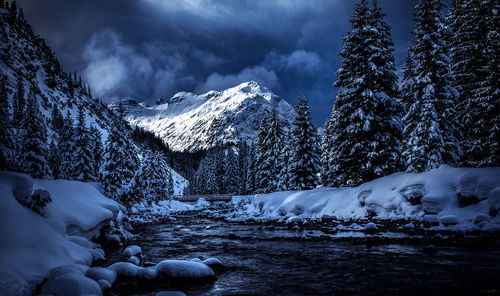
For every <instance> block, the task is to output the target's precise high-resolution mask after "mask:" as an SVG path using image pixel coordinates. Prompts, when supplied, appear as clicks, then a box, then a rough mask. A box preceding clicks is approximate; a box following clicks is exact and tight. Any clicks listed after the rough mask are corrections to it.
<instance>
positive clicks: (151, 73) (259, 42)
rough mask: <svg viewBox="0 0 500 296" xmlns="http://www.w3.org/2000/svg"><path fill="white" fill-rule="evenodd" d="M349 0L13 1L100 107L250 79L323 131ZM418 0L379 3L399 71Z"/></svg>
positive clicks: (381, 0)
mask: <svg viewBox="0 0 500 296" xmlns="http://www.w3.org/2000/svg"><path fill="white" fill-rule="evenodd" d="M356 2H357V1H353V0H324V1H321V0H17V3H18V5H19V6H20V7H22V8H23V9H24V13H25V15H26V17H27V18H28V19H29V20H30V21H31V23H32V24H33V26H34V29H35V31H37V32H39V33H40V35H41V36H42V37H44V38H45V39H47V41H48V43H49V44H50V45H51V46H52V47H53V48H54V49H55V51H56V53H57V55H58V57H59V59H60V61H61V62H62V64H63V66H64V67H65V69H66V70H68V71H78V72H80V73H82V75H83V77H84V80H85V81H87V82H89V83H90V84H91V86H92V88H93V91H94V94H95V95H97V96H99V97H100V98H102V99H104V100H105V101H109V100H113V99H114V98H115V99H116V98H134V99H137V100H139V101H142V100H144V101H152V100H155V99H157V98H160V97H170V96H171V95H173V94H174V93H176V92H178V91H194V92H198V93H202V92H205V91H207V90H210V89H217V90H220V89H224V88H227V87H231V86H234V85H237V84H238V83H240V82H243V81H248V80H256V81H258V82H259V83H261V84H263V85H264V86H267V87H269V88H270V89H271V90H273V91H274V92H275V93H276V94H278V95H280V96H281V97H283V98H284V99H286V100H288V101H289V102H290V103H292V104H294V103H295V102H296V100H297V95H298V94H299V93H305V94H306V95H307V96H308V98H309V100H310V105H311V111H312V116H313V119H314V121H315V122H316V123H317V124H318V125H320V126H322V125H323V123H324V121H325V118H326V117H327V116H328V115H329V113H330V110H331V106H332V102H333V100H334V98H335V95H336V90H335V89H333V88H332V86H331V85H332V82H333V81H335V79H336V78H335V71H336V69H337V68H338V67H339V65H340V59H339V57H338V53H339V52H340V50H341V48H342V38H343V37H344V36H345V33H346V32H347V31H349V30H350V23H349V22H348V20H349V17H350V15H351V13H352V10H353V7H354V4H355V3H356ZM416 2H417V0H379V3H380V5H381V6H382V7H383V9H384V11H385V13H386V14H387V21H388V23H389V25H390V26H391V27H392V34H393V37H394V42H395V49H396V51H395V55H396V62H397V66H398V68H400V67H401V66H402V63H403V62H404V59H405V57H406V50H407V48H408V46H409V45H410V44H411V42H412V40H413V37H412V35H411V33H410V32H411V31H412V30H413V26H414V22H413V7H414V6H415V4H416Z"/></svg>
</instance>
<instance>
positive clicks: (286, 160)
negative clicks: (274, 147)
mask: <svg viewBox="0 0 500 296" xmlns="http://www.w3.org/2000/svg"><path fill="white" fill-rule="evenodd" d="M291 140H292V139H290V137H287V138H286V140H285V142H284V144H283V150H282V151H281V154H280V156H279V162H280V163H281V171H280V174H279V178H278V189H277V190H278V191H286V190H292V189H293V187H291V186H290V184H291V183H290V181H291V180H290V178H291V175H290V168H291V156H292V155H291V154H292V150H293V148H292V141H291Z"/></svg>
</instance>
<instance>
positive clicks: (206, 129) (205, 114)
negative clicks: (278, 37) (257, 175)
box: [124, 81, 295, 151]
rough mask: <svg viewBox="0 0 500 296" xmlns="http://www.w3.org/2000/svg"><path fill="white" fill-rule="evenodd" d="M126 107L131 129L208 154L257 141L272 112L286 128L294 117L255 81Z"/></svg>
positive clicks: (290, 109)
mask: <svg viewBox="0 0 500 296" xmlns="http://www.w3.org/2000/svg"><path fill="white" fill-rule="evenodd" d="M124 107H125V110H126V113H127V119H128V121H129V122H130V123H131V124H133V125H138V126H140V127H143V128H145V129H146V130H149V131H151V132H153V133H155V134H156V135H158V136H160V137H161V138H162V139H164V140H165V141H166V142H167V143H168V145H169V147H170V149H172V150H175V151H195V150H199V149H207V148H211V147H213V146H215V145H216V144H217V143H220V142H219V141H222V143H236V142H238V140H239V139H242V140H244V141H247V142H250V141H253V139H254V138H255V137H256V136H257V132H258V129H259V125H260V122H261V120H262V119H263V118H264V117H266V116H268V115H269V114H270V113H271V112H272V110H273V109H275V110H276V112H277V113H278V115H279V119H280V120H281V121H282V122H284V123H286V124H287V125H289V124H291V122H292V120H293V117H294V116H295V110H294V109H293V107H292V106H291V105H290V104H288V103H287V102H286V101H285V100H282V99H281V98H279V97H278V96H277V95H275V94H274V93H272V92H271V91H270V90H269V89H267V88H265V87H263V86H260V85H259V84H257V83H256V82H254V81H250V82H245V83H242V84H240V85H238V86H236V87H233V88H229V89H226V90H224V91H220V92H218V91H209V92H207V93H205V94H202V95H197V94H193V93H187V92H180V93H177V94H176V95H174V96H173V97H172V98H170V99H169V100H168V101H167V102H166V103H164V104H161V105H157V106H152V107H147V106H146V105H144V104H138V103H136V102H134V101H127V102H126V104H125V106H124Z"/></svg>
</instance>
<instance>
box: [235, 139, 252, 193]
mask: <svg viewBox="0 0 500 296" xmlns="http://www.w3.org/2000/svg"><path fill="white" fill-rule="evenodd" d="M249 153H250V147H249V146H248V144H247V143H246V142H245V141H243V140H241V139H240V141H239V142H238V171H239V172H238V173H239V178H240V184H239V186H238V192H237V193H238V194H246V184H247V180H248V167H249V161H250V155H249Z"/></svg>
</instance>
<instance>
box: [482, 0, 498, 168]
mask: <svg viewBox="0 0 500 296" xmlns="http://www.w3.org/2000/svg"><path fill="white" fill-rule="evenodd" d="M482 7H483V9H486V10H487V11H488V12H489V13H488V14H487V15H488V27H489V32H488V35H487V37H486V49H485V50H486V56H487V59H488V66H487V68H488V76H487V78H486V81H485V82H484V83H483V84H482V86H481V87H480V88H479V90H478V91H477V93H476V97H478V98H481V100H482V101H483V103H482V104H483V105H487V106H489V107H488V108H486V110H487V114H485V116H484V117H485V122H484V126H486V127H487V128H485V129H484V130H487V129H489V131H490V132H489V133H488V134H487V135H485V139H484V140H485V144H484V147H488V148H487V149H485V153H486V156H485V157H483V160H482V162H481V163H480V164H479V166H500V13H499V12H500V3H499V2H498V1H487V0H484V1H483V2H482ZM488 149H489V150H488Z"/></svg>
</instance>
